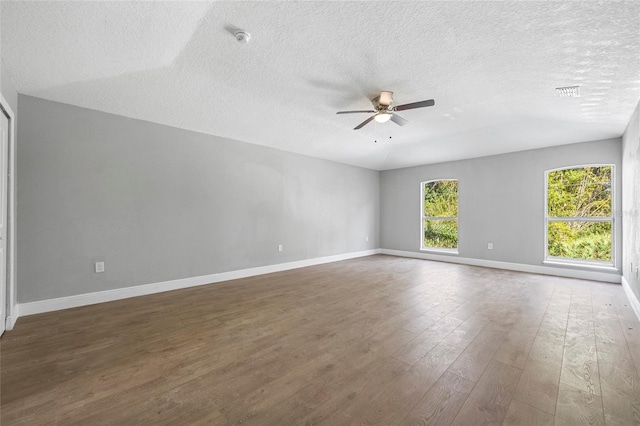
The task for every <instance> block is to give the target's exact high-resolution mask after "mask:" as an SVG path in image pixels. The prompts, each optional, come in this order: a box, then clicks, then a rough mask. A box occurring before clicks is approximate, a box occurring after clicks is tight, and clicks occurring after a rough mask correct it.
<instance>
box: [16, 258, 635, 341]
mask: <svg viewBox="0 0 640 426" xmlns="http://www.w3.org/2000/svg"><path fill="white" fill-rule="evenodd" d="M374 254H387V255H391V256H400V257H413V258H416V259H426V260H437V261H443V262H451V263H460V264H465V265H473V266H484V267H488V268H498V269H507V270H511V271H519V272H530V273H535V274H545V275H555V276H561V277H569V278H579V279H586V280H594V281H605V282H612V283H620V282H621V279H622V277H621V276H620V275H618V274H607V273H603V272H597V271H582V270H574V269H564V268H554V267H548V266H534V265H525V264H520V263H509V262H499V261H494V260H483V259H471V258H461V257H454V256H447V255H438V254H433V253H416V252H409V251H400V250H388V249H372V250H363V251H358V252H353V253H345V254H339V255H335V256H326V257H319V258H314V259H306V260H299V261H295V262H288V263H280V264H277V265H268V266H260V267H256V268H249V269H241V270H237V271H229V272H221V273H218V274H211V275H203V276H199V277H190V278H182V279H178V280H172V281H163V282H159V283H152V284H143V285H138V286H132V287H125V288H118V289H113V290H105V291H99V292H94V293H85V294H78V295H73V296H67V297H60V298H56V299H48V300H39V301H36V302H27V303H19V304H18V305H17V306H16V308H15V310H14V313H15V315H13V316H11V317H8V318H7V324H6V328H7V330H11V329H12V328H13V326H14V325H15V323H16V321H17V319H18V317H20V316H26V315H34V314H40V313H44V312H51V311H58V310H62V309H69V308H75V307H78V306H86V305H94V304H96V303H104V302H110V301H113V300H120V299H127V298H129V297H137V296H145V295H148V294H154V293H161V292H164V291H171V290H179V289H182V288H188V287H195V286H200V285H206V284H214V283H218V282H221V281H229V280H235V279H239V278H247V277H252V276H256V275H263V274H270V273H273V272H280V271H287V270H290V269H296V268H304V267H306V266H313V265H320V264H323V263H330V262H337V261H340V260H347V259H353V258H357V257H363V256H371V255H374ZM622 282H623V285H624V283H625V282H626V281H622ZM625 291H626V292H627V296H628V297H629V300H631V303H632V306H633V308H634V310H635V312H636V314H638V317H639V318H640V304H639V303H638V300H637V299H635V295H633V292H631V289H630V288H629V287H628V284H627V286H626V287H625ZM632 297H633V299H632Z"/></svg>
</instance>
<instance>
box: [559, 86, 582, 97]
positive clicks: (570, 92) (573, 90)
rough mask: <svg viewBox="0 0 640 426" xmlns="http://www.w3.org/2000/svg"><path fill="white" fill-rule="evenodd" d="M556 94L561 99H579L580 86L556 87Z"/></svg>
mask: <svg viewBox="0 0 640 426" xmlns="http://www.w3.org/2000/svg"><path fill="white" fill-rule="evenodd" d="M556 92H558V95H560V97H561V98H579V97H580V86H567V87H556Z"/></svg>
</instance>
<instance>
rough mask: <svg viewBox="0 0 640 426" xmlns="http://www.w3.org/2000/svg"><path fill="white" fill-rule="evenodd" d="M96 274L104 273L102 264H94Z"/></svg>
mask: <svg viewBox="0 0 640 426" xmlns="http://www.w3.org/2000/svg"><path fill="white" fill-rule="evenodd" d="M95 268H96V273H100V272H104V262H96V264H95Z"/></svg>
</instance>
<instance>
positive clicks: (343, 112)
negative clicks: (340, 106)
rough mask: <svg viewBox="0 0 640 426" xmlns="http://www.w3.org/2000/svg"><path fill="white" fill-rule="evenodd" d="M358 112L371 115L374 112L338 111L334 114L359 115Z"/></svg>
mask: <svg viewBox="0 0 640 426" xmlns="http://www.w3.org/2000/svg"><path fill="white" fill-rule="evenodd" d="M360 112H366V113H368V114H373V113H374V112H375V111H374V110H367V111H365V110H361V111H338V112H336V114H355V113H360Z"/></svg>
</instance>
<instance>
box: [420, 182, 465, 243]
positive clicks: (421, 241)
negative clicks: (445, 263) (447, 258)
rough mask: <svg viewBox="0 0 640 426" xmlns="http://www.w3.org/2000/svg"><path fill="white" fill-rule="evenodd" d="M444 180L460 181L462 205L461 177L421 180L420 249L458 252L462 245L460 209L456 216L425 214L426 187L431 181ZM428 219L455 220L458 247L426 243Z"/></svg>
mask: <svg viewBox="0 0 640 426" xmlns="http://www.w3.org/2000/svg"><path fill="white" fill-rule="evenodd" d="M443 181H456V182H458V208H459V207H460V180H459V179H429V180H425V181H422V182H420V250H421V251H430V252H437V253H445V254H458V248H459V247H460V232H459V231H460V228H459V226H460V221H459V220H458V218H459V217H460V211H459V210H458V216H456V217H444V216H425V214H424V187H425V185H426V184H427V183H430V182H443ZM427 220H455V221H456V222H457V224H458V234H457V236H456V237H457V239H458V243H457V246H456V248H444V247H429V246H425V245H424V222H425V221H427Z"/></svg>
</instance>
